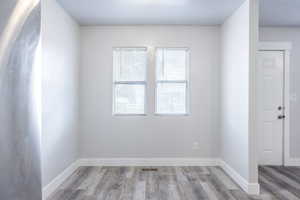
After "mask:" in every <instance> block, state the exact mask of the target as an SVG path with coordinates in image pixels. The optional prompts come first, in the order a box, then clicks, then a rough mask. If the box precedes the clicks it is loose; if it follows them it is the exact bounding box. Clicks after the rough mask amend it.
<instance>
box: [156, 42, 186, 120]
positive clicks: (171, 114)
mask: <svg viewBox="0 0 300 200" xmlns="http://www.w3.org/2000/svg"><path fill="white" fill-rule="evenodd" d="M159 49H162V50H185V51H186V66H185V67H186V74H185V75H186V77H185V78H186V79H185V80H181V81H178V80H159V79H158V77H159V75H158V65H157V52H158V50H159ZM154 55H155V59H154V60H155V112H154V115H156V116H188V115H190V104H191V103H190V94H191V86H190V76H191V75H190V70H191V69H190V68H191V50H190V48H189V47H156V48H155V54H154ZM163 65H164V58H163ZM159 83H185V84H186V95H185V109H186V110H185V113H159V112H158V111H157V104H158V101H157V97H158V94H157V90H158V84H159Z"/></svg>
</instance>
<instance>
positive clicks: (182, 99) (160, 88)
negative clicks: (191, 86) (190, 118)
mask: <svg viewBox="0 0 300 200" xmlns="http://www.w3.org/2000/svg"><path fill="white" fill-rule="evenodd" d="M157 113H159V114H186V83H158V84H157Z"/></svg>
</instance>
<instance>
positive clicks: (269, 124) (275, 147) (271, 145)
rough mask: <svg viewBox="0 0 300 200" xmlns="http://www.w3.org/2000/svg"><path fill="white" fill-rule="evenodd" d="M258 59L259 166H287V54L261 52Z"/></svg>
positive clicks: (281, 52)
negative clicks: (285, 63)
mask: <svg viewBox="0 0 300 200" xmlns="http://www.w3.org/2000/svg"><path fill="white" fill-rule="evenodd" d="M258 57H259V58H258V65H257V67H258V69H257V72H258V75H257V78H258V79H257V83H258V85H257V90H258V97H257V99H258V102H257V104H258V105H257V106H258V107H257V108H258V110H257V112H258V123H259V124H258V125H259V126H258V134H259V136H258V137H259V164H260V165H283V125H284V117H285V116H284V101H283V99H284V95H283V94H284V91H283V88H284V85H283V84H284V52H283V51H259V56H258Z"/></svg>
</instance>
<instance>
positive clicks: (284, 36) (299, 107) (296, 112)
mask: <svg viewBox="0 0 300 200" xmlns="http://www.w3.org/2000/svg"><path fill="white" fill-rule="evenodd" d="M260 41H280V42H292V44H293V49H292V51H291V63H290V93H291V94H296V95H297V99H296V101H291V102H290V114H291V116H290V119H291V121H290V131H291V133H290V134H291V135H290V155H291V157H293V158H300V145H299V144H300V123H299V116H300V101H299V98H300V96H299V95H300V27H298V28H297V27H291V28H288V27H286V28H282V27H277V28H276V27H261V28H260Z"/></svg>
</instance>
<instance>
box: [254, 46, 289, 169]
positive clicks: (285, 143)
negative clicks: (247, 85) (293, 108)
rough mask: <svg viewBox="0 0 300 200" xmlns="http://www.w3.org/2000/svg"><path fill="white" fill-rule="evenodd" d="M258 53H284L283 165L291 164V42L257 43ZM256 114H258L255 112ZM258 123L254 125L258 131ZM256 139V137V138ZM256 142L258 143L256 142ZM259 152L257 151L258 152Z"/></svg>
mask: <svg viewBox="0 0 300 200" xmlns="http://www.w3.org/2000/svg"><path fill="white" fill-rule="evenodd" d="M258 50H259V51H282V52H283V53H284V74H283V79H284V80H283V82H284V85H283V90H284V91H283V95H284V98H283V104H284V107H285V110H284V114H285V120H284V124H283V149H282V150H283V155H282V156H283V165H284V166H289V165H290V164H291V162H292V161H291V160H292V159H291V156H290V52H291V50H292V43H291V42H259V45H258ZM257 113H258V112H257ZM258 126H259V122H257V124H256V130H257V131H258V130H259V129H258ZM257 138H258V137H257ZM257 142H258V141H257ZM258 152H259V151H258Z"/></svg>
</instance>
